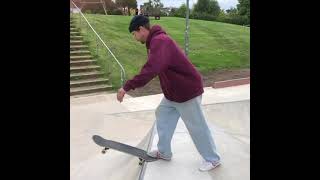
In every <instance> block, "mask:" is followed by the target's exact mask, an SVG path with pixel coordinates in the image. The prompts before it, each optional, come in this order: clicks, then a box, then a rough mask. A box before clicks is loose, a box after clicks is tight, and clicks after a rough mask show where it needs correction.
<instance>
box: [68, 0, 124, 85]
mask: <svg viewBox="0 0 320 180" xmlns="http://www.w3.org/2000/svg"><path fill="white" fill-rule="evenodd" d="M70 1H71V3H72V4H73V5H74V7H76V9H77V10H78V13H79V14H80V15H81V17H82V18H83V19H84V20H85V21H86V23H87V25H88V26H89V27H90V29H91V30H92V31H93V32H94V34H95V36H96V38H98V39H99V40H100V42H101V43H102V44H103V46H104V47H105V48H106V49H107V50H108V51H109V53H110V54H111V56H112V57H113V59H114V60H115V61H116V62H117V64H118V65H119V67H120V69H121V71H120V74H121V86H123V85H124V81H125V77H126V73H125V70H124V68H123V66H122V65H121V63H120V62H119V60H118V59H117V58H116V56H115V55H114V54H113V53H112V51H111V50H110V48H109V47H108V46H107V45H106V43H105V42H104V41H103V40H102V39H101V37H100V36H99V34H98V33H97V32H96V31H95V29H94V28H93V27H92V26H91V24H90V22H89V21H88V19H87V18H86V17H85V16H84V14H83V13H82V12H81V9H80V8H79V7H78V6H77V5H76V4H75V3H74V2H73V0H70ZM81 17H80V19H79V20H80V24H81ZM96 40H97V39H96ZM97 41H98V40H97ZM97 52H98V42H97Z"/></svg>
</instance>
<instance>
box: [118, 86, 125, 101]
mask: <svg viewBox="0 0 320 180" xmlns="http://www.w3.org/2000/svg"><path fill="white" fill-rule="evenodd" d="M125 94H126V91H125V90H124V89H123V88H120V89H119V90H118V94H117V99H118V101H119V102H122V101H123V97H124V95H125Z"/></svg>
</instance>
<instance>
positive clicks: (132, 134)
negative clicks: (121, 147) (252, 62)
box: [70, 85, 250, 180]
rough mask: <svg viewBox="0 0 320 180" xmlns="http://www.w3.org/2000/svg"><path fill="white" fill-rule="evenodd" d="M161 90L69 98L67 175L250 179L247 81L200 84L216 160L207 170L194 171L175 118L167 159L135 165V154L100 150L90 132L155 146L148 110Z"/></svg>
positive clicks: (190, 147) (116, 179) (194, 155)
mask: <svg viewBox="0 0 320 180" xmlns="http://www.w3.org/2000/svg"><path fill="white" fill-rule="evenodd" d="M162 97H163V94H157V95H150V96H144V97H137V98H132V97H130V96H127V95H126V96H125V99H124V101H123V102H122V103H119V102H118V101H116V94H106V95H95V96H88V97H79V98H71V99H70V101H71V103H70V108H71V109H70V110H71V112H70V120H71V122H70V127H71V134H70V136H71V139H70V142H71V144H70V149H71V152H70V155H71V158H70V172H71V174H70V179H71V180H84V179H94V180H100V179H104V180H106V179H108V180H109V179H110V180H120V179H121V180H124V179H126V180H130V179H135V180H136V179H145V180H149V179H155V180H157V179H201V180H207V179H208V180H212V179H215V180H231V179H237V180H249V179H250V176H249V174H250V85H241V86H235V87H228V88H221V89H213V88H209V87H208V88H205V93H204V94H203V98H202V105H203V110H204V114H205V116H206V119H207V122H208V125H209V127H210V129H211V132H212V135H213V137H214V140H215V141H216V144H217V149H218V152H219V153H220V154H221V158H222V165H221V166H219V167H218V168H216V169H214V170H212V171H209V172H200V171H198V166H199V164H200V162H201V157H200V155H199V153H198V152H197V150H196V149H195V146H194V144H193V142H192V141H191V138H190V136H189V134H188V131H187V130H186V128H185V126H184V124H183V122H182V120H179V123H178V126H177V129H176V131H175V134H174V136H173V140H172V151H173V159H172V160H171V161H170V162H167V161H162V160H159V161H156V162H151V163H145V164H144V165H143V166H139V165H138V162H139V160H138V159H137V158H136V157H133V156H130V155H127V154H124V153H121V152H117V151H112V150H110V151H108V153H106V154H102V153H101V150H102V149H101V147H99V146H97V145H96V144H94V143H93V141H92V139H91V137H92V135H94V134H98V135H101V136H103V137H105V138H108V139H112V140H115V141H120V142H123V143H126V144H129V145H132V146H138V147H140V148H143V149H145V150H150V149H154V148H156V144H157V141H158V139H157V138H158V136H157V133H156V128H155V127H154V126H153V125H154V121H155V116H154V110H155V108H156V107H157V105H158V104H159V102H160V101H161V99H162Z"/></svg>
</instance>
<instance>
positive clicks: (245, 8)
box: [237, 0, 250, 18]
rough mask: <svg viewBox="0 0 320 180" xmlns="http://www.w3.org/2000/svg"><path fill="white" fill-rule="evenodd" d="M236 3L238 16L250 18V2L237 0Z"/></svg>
mask: <svg viewBox="0 0 320 180" xmlns="http://www.w3.org/2000/svg"><path fill="white" fill-rule="evenodd" d="M238 2H239V4H238V5H237V9H238V11H239V15H241V16H247V17H249V18H250V0H238Z"/></svg>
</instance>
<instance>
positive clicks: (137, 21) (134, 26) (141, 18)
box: [129, 15, 149, 33]
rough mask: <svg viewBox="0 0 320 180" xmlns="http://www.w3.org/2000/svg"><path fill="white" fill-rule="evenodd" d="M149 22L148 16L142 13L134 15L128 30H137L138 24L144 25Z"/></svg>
mask: <svg viewBox="0 0 320 180" xmlns="http://www.w3.org/2000/svg"><path fill="white" fill-rule="evenodd" d="M148 23H149V18H148V17H146V16H144V15H136V16H134V17H133V18H132V19H131V22H130V25H129V32H130V33H132V31H136V30H138V28H139V27H140V26H144V25H145V24H148Z"/></svg>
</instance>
